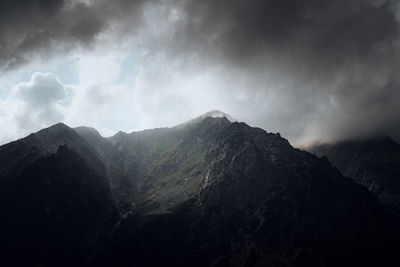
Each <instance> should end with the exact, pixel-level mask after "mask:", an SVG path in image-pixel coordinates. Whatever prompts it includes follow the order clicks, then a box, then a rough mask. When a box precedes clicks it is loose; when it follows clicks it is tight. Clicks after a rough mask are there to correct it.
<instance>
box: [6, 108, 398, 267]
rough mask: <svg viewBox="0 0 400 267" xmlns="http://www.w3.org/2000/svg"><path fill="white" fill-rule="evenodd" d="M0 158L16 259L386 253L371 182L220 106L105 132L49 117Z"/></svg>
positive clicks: (238, 258) (219, 261) (353, 259)
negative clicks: (174, 120) (180, 119)
mask: <svg viewBox="0 0 400 267" xmlns="http://www.w3.org/2000/svg"><path fill="white" fill-rule="evenodd" d="M0 166H2V170H1V171H0V178H1V181H0V182H1V190H2V191H1V198H2V199H1V203H2V206H1V212H2V214H4V215H7V216H5V217H6V220H4V219H3V220H2V223H3V224H2V227H1V229H4V231H3V232H2V234H3V235H5V236H6V237H7V238H6V239H5V240H2V241H1V242H2V245H4V246H5V247H6V246H8V247H10V248H7V249H6V250H2V251H1V252H2V253H3V257H2V258H4V259H5V260H2V262H5V263H7V264H9V265H13V266H18V264H19V265H20V266H37V265H39V264H42V265H44V266H159V265H163V266H337V265H353V266H358V265H363V266H375V265H378V264H379V265H386V266H389V263H390V262H391V260H393V259H394V256H395V255H396V254H394V253H392V252H393V250H395V244H393V243H390V240H389V241H388V240H387V235H388V232H387V229H386V221H385V220H386V217H385V216H384V214H383V212H382V210H381V205H380V203H379V201H378V200H377V198H376V196H375V195H374V194H373V193H372V192H370V191H369V190H368V189H367V188H365V187H364V186H362V185H359V184H357V183H355V182H354V181H352V180H351V179H350V178H346V177H344V176H342V174H341V173H340V172H339V171H338V170H337V169H336V168H334V167H333V166H332V165H331V164H330V163H329V161H328V160H327V159H326V158H318V157H316V156H314V155H312V154H311V153H308V152H305V151H301V150H298V149H295V148H293V147H292V146H291V145H290V144H289V142H288V141H287V140H286V139H284V138H282V137H281V136H280V135H279V134H273V133H267V132H266V131H264V130H262V129H259V128H253V127H250V126H248V125H247V124H245V123H241V122H236V121H234V120H231V119H230V118H229V117H228V116H227V115H226V114H224V113H222V112H219V111H213V112H211V113H207V114H204V115H202V116H200V117H198V118H196V119H194V120H191V121H189V122H187V123H183V124H180V125H177V126H175V127H172V128H158V129H152V130H144V131H139V132H132V133H123V132H119V133H117V134H116V135H114V136H112V137H110V138H103V137H102V136H101V135H100V134H99V133H98V132H97V131H96V130H95V129H92V128H88V127H78V128H75V129H71V128H69V127H67V126H65V125H62V124H59V125H55V126H53V127H50V128H47V129H44V130H42V131H40V132H38V133H36V134H32V135H30V136H28V137H26V138H24V139H21V140H17V141H16V142H13V143H10V144H7V145H4V146H1V147H0ZM32 200H33V201H32ZM10 229H11V230H10ZM14 236H17V237H18V238H17V239H14V238H13V237H14ZM24 240H28V242H24ZM20 243H24V244H25V245H24V246H22V247H19V246H18V244H20ZM10 244H11V246H10ZM4 251H5V252H6V253H4ZM8 255H12V256H11V258H10V256H8ZM17 255H24V257H18V256H17ZM3 265H5V264H3ZM5 266H6V265H5Z"/></svg>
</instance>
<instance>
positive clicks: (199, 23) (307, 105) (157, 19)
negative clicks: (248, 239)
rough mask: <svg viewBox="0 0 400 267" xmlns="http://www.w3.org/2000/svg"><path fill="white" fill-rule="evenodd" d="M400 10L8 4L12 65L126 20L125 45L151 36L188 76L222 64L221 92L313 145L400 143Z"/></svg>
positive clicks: (2, 29)
mask: <svg viewBox="0 0 400 267" xmlns="http://www.w3.org/2000/svg"><path fill="white" fill-rule="evenodd" d="M144 7H147V8H153V9H155V10H161V11H160V12H159V13H157V12H153V13H151V12H148V13H146V12H145V10H146V8H144ZM399 10H400V5H399V3H398V1H394V0H393V1H391V0H346V1H342V0H325V1H319V0H297V1H295V0H264V1H261V0H252V1H247V0H201V1H200V0H166V1H156V0H154V1H146V0H135V1H129V0H116V1H106V0H99V1H72V0H70V1H66V0H65V1H61V0H32V1H22V0H9V1H4V0H2V1H0V66H1V68H2V69H10V68H15V67H18V66H21V65H23V64H24V63H25V62H28V61H29V60H30V59H31V58H32V57H35V56H38V55H39V56H41V57H43V56H44V57H46V56H48V57H50V56H52V55H54V54H55V53H58V52H60V51H61V52H65V51H69V50H71V49H74V48H77V47H90V46H91V45H94V44H96V41H98V37H99V36H100V35H101V33H103V32H106V31H107V30H108V29H110V25H117V28H116V29H117V30H115V29H114V28H112V31H113V34H114V37H113V38H115V41H116V42H119V39H120V38H124V37H125V36H139V37H138V40H139V42H138V43H139V46H141V47H139V48H138V49H137V50H138V51H142V50H145V51H146V52H148V53H144V54H146V55H148V56H146V57H152V55H155V56H154V57H156V56H158V55H159V54H160V53H161V54H163V55H164V56H165V62H162V63H157V64H160V65H163V64H165V65H168V64H169V63H170V62H172V61H176V59H178V61H179V60H181V62H183V63H182V65H184V66H183V68H182V67H176V66H175V65H173V66H174V71H176V72H181V71H188V70H191V71H192V72H193V73H196V72H199V73H200V72H201V71H202V70H208V69H212V67H214V66H219V67H222V69H223V72H218V75H219V77H218V78H219V79H223V80H224V81H226V83H227V84H228V86H226V87H227V88H228V87H231V88H232V89H229V88H228V89H226V88H223V89H221V88H217V87H218V86H219V85H217V84H216V85H215V86H216V88H215V89H216V90H219V91H220V92H219V94H220V95H226V98H225V99H224V98H221V103H222V102H223V103H225V104H226V103H228V104H226V105H225V106H227V105H230V107H231V110H238V113H239V114H232V115H233V116H234V117H237V118H239V119H240V117H242V118H243V119H245V120H248V121H249V122H252V123H253V124H255V125H259V126H262V127H264V128H265V129H267V130H271V131H280V132H281V133H283V134H284V135H285V136H287V137H288V138H290V139H292V140H296V139H297V140H302V139H303V140H306V142H307V140H308V142H309V141H310V140H316V139H321V140H334V139H344V138H351V137H357V136H362V135H374V134H391V135H395V136H397V138H400V115H399V114H400V93H399V92H400V89H399V88H400V77H399V75H398V73H399V71H400V47H399V46H400V36H399V29H400V28H399V21H398V20H399V18H400V15H399V14H398V11H399ZM163 14H164V15H163ZM171 17H172V19H171ZM152 23H154V25H155V26H154V25H153V26H151V27H150V26H149V25H151V24H152ZM135 49H136V48H135ZM155 62H157V61H155ZM150 65H152V64H150ZM171 66H172V64H171ZM156 67H157V66H154V68H156ZM171 68H172V67H171ZM220 69H221V68H220ZM188 77H189V76H188ZM157 79H158V78H157V77H153V78H152V80H154V81H155V83H154V84H155V85H157ZM154 84H153V85H154ZM220 84H223V83H222V82H221V83H220ZM239 85H241V86H239ZM160 87H162V86H160ZM234 88H236V89H234ZM159 90H161V89H159ZM229 90H231V92H230V91H229ZM234 90H236V91H235V92H234ZM239 91H240V92H239ZM224 93H225V94H224ZM233 95H242V96H243V97H241V98H240V97H239V98H240V99H247V98H246V97H247V96H250V98H251V97H252V96H254V97H253V99H250V100H248V99H247V100H232V99H233ZM226 99H230V100H229V101H228V100H226ZM224 101H225V102H224ZM240 101H242V102H240ZM243 101H244V102H243ZM246 101H247V102H246ZM264 103H265V104H264ZM168 104H171V105H173V104H174V103H168ZM263 105H265V106H267V107H264V106H263ZM240 113H241V114H242V116H240Z"/></svg>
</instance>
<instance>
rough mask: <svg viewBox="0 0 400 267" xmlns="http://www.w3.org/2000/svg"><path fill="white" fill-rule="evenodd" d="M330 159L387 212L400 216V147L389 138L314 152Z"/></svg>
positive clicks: (338, 145) (352, 142)
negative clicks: (378, 201) (366, 189)
mask: <svg viewBox="0 0 400 267" xmlns="http://www.w3.org/2000/svg"><path fill="white" fill-rule="evenodd" d="M311 151H312V152H314V153H316V154H317V155H319V156H327V157H328V159H329V161H330V162H331V163H332V164H333V165H334V166H335V167H337V168H338V169H339V170H340V171H341V172H342V173H343V175H345V176H347V177H351V178H352V179H353V180H354V181H355V182H357V183H359V184H362V185H364V186H365V187H367V188H368V189H369V190H370V191H372V192H374V193H375V194H376V195H377V196H378V198H379V200H380V201H381V203H382V204H383V205H384V206H385V208H386V209H387V210H388V211H390V212H394V213H396V214H398V215H400V145H399V144H397V143H396V142H394V141H393V140H392V139H390V138H389V137H386V138H376V139H370V140H356V141H347V142H341V143H337V144H332V145H320V146H316V147H314V148H312V149H311Z"/></svg>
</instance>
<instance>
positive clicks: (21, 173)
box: [0, 125, 119, 266]
mask: <svg viewBox="0 0 400 267" xmlns="http://www.w3.org/2000/svg"><path fill="white" fill-rule="evenodd" d="M0 155H1V156H0V162H1V166H2V169H1V180H0V188H1V194H0V213H1V219H0V235H1V240H0V244H1V245H0V247H1V250H0V265H1V266H82V265H85V264H87V263H88V261H89V260H90V259H91V257H92V255H93V254H94V253H95V251H96V250H97V249H98V247H99V246H100V245H101V244H103V243H104V242H105V241H106V240H107V239H108V234H109V232H110V229H112V227H114V225H115V223H116V222H117V220H118V218H119V215H118V211H117V209H116V208H115V206H114V204H113V200H112V196H111V191H110V188H109V183H108V179H107V176H105V167H104V166H103V165H102V163H101V162H100V161H99V159H97V157H96V155H95V153H94V151H93V150H92V148H90V146H88V145H87V144H86V142H85V141H84V140H83V139H82V138H81V137H79V136H78V135H77V134H76V133H75V132H74V131H73V130H72V129H70V128H69V127H67V126H65V125H55V126H52V127H50V128H48V129H45V130H42V131H41V132H38V133H36V134H32V135H30V136H28V137H27V138H24V139H21V140H18V141H16V142H13V143H11V144H8V145H5V146H2V147H0Z"/></svg>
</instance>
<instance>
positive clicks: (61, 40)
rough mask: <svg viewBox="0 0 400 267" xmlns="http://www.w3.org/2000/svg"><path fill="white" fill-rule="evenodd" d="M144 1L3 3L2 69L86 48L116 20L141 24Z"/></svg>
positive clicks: (9, 0) (6, 0) (0, 33)
mask: <svg viewBox="0 0 400 267" xmlns="http://www.w3.org/2000/svg"><path fill="white" fill-rule="evenodd" d="M143 2H144V1H140V0H138V1H126V0H118V1H102V0H100V1H74V0H29V1H25V0H1V1H0V67H1V69H3V70H6V69H12V68H15V67H18V66H20V65H22V64H24V63H26V62H29V61H30V60H31V59H32V57H33V56H37V55H39V56H45V57H46V56H48V57H49V56H52V55H53V53H54V52H56V51H57V52H65V51H68V50H71V49H73V48H76V47H87V46H89V45H91V44H92V43H93V41H94V40H95V39H96V37H97V36H98V34H99V33H101V32H102V31H104V30H106V29H107V27H109V26H110V24H111V23H113V22H114V21H115V20H117V19H118V20H119V19H126V18H127V17H128V15H129V22H130V23H131V24H132V25H135V23H137V21H140V16H141V14H140V7H141V5H142V3H143Z"/></svg>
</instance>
